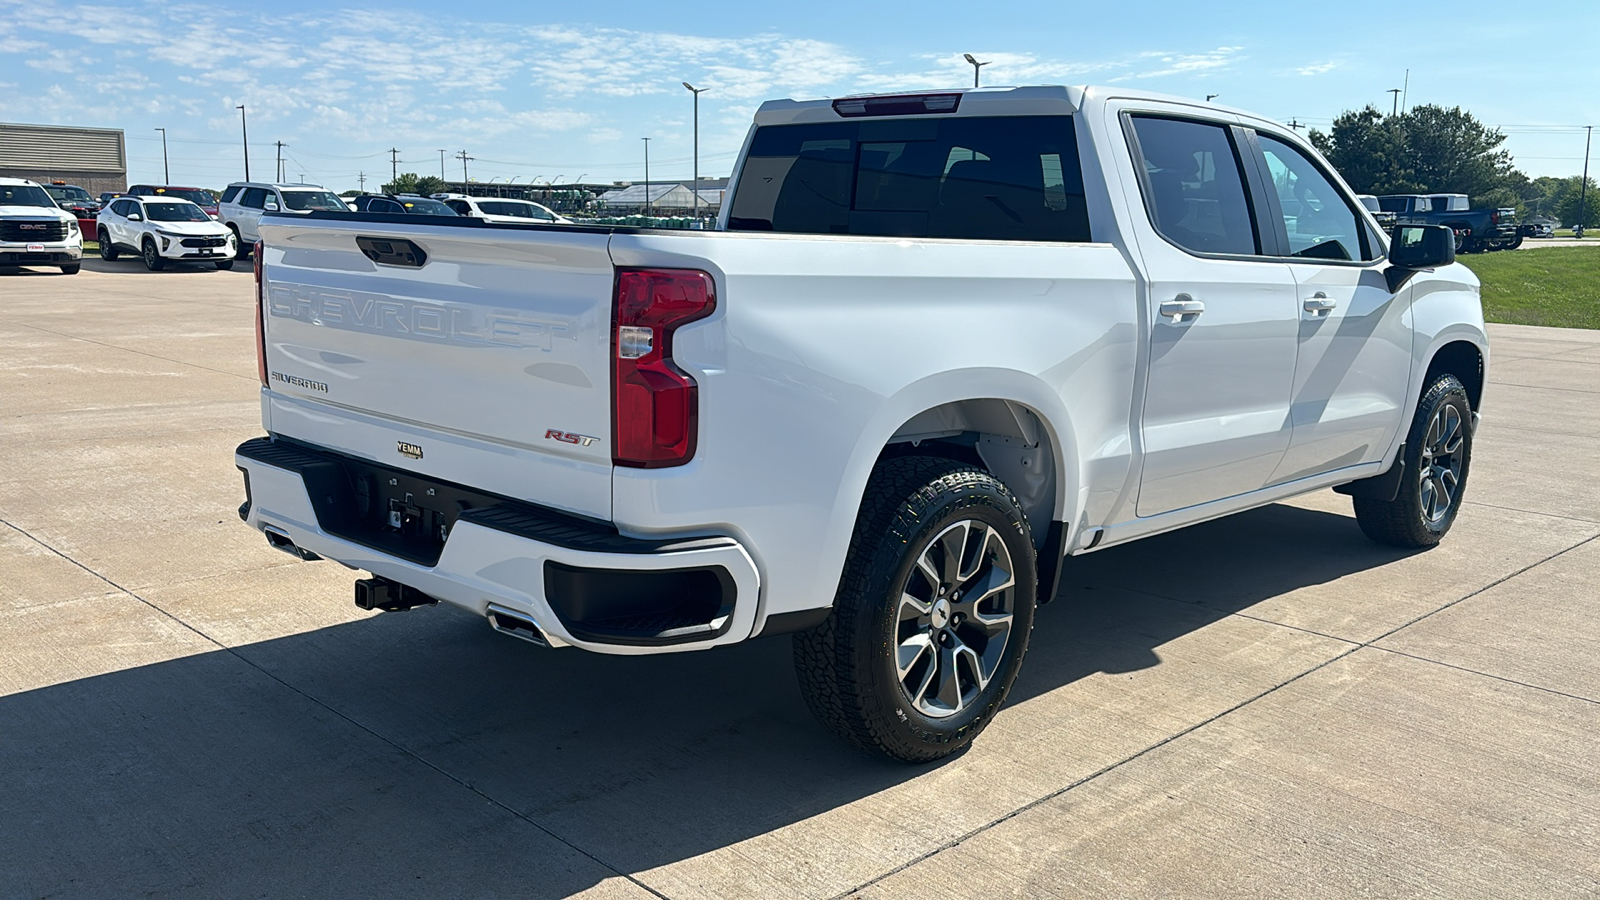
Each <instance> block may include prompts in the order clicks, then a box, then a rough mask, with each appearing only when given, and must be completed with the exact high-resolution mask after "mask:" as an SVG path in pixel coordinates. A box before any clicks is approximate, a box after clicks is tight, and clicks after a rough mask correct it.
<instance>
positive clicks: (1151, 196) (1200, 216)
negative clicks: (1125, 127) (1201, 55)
mask: <svg viewBox="0 0 1600 900" xmlns="http://www.w3.org/2000/svg"><path fill="white" fill-rule="evenodd" d="M1131 118H1132V122H1133V130H1134V133H1135V134H1136V135H1137V137H1138V147H1137V152H1138V155H1139V156H1140V157H1141V159H1140V162H1141V163H1142V164H1143V169H1144V193H1145V206H1146V208H1147V210H1148V212H1149V214H1150V221H1151V223H1152V224H1153V225H1155V228H1156V230H1157V231H1159V232H1160V233H1161V235H1162V237H1165V238H1166V239H1167V240H1169V241H1171V242H1173V243H1174V244H1177V245H1178V246H1180V247H1183V248H1184V249H1186V250H1193V251H1195V252H1198V253H1223V254H1231V255H1255V254H1258V253H1260V252H1261V244H1260V240H1259V237H1258V235H1257V234H1256V228H1255V219H1254V217H1253V216H1252V214H1251V212H1250V199H1249V196H1248V194H1247V193H1246V191H1245V179H1244V172H1243V169H1242V167H1241V163H1240V157H1239V153H1238V151H1237V149H1236V148H1235V147H1234V143H1233V138H1232V137H1231V136H1230V134H1229V129H1228V127H1227V126H1225V125H1219V124H1215V123H1212V122H1196V121H1190V120H1187V119H1169V118H1162V117H1157V116H1133V117H1131Z"/></svg>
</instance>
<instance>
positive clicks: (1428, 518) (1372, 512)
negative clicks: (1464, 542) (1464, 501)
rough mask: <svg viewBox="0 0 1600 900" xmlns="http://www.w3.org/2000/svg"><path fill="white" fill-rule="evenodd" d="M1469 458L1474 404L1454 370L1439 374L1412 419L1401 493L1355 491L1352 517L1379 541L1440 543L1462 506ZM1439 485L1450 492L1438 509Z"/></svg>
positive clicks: (1409, 545) (1422, 544)
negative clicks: (1377, 496)
mask: <svg viewBox="0 0 1600 900" xmlns="http://www.w3.org/2000/svg"><path fill="white" fill-rule="evenodd" d="M1451 423H1454V424H1453V425H1452V424H1451ZM1452 441H1454V442H1455V443H1454V444H1452V443H1451V442H1452ZM1446 451H1448V455H1446ZM1471 463H1472V406H1471V403H1470V401H1469V400H1468V399H1467V390H1466V388H1464V387H1462V385H1461V381H1460V380H1459V379H1457V378H1456V377H1455V376H1454V375H1450V374H1440V375H1437V376H1435V378H1434V379H1433V382H1432V383H1431V384H1429V385H1428V389H1427V391H1425V392H1424V393H1423V395H1422V401H1421V402H1419V403H1418V404H1417V412H1416V415H1415V416H1414V417H1413V418H1412V420H1411V430H1410V432H1409V433H1408V434H1407V436H1406V447H1405V473H1404V474H1403V476H1402V477H1401V482H1400V492H1399V494H1398V495H1397V496H1396V497H1395V498H1394V499H1393V500H1374V499H1371V498H1363V497H1356V498H1355V510H1356V522H1357V523H1358V524H1360V526H1361V530H1362V532H1364V533H1365V534H1366V536H1367V537H1369V538H1371V539H1373V540H1374V541H1377V542H1378V543H1380V544H1389V545H1391V546H1394V547H1407V548H1412V549H1420V548H1426V547H1432V546H1434V545H1435V544H1438V543H1439V541H1440V539H1441V538H1443V537H1444V536H1445V533H1446V532H1448V531H1449V530H1450V526H1451V525H1452V524H1454V523H1455V520H1456V514H1457V513H1458V512H1460V511H1461V498H1462V496H1463V495H1464V494H1465V493H1466V489H1467V473H1468V469H1469V468H1470V466H1471ZM1430 481H1431V482H1432V483H1431V484H1430ZM1440 491H1444V492H1445V494H1446V495H1447V496H1448V502H1447V503H1445V505H1444V507H1443V508H1442V509H1441V508H1440V507H1439V504H1438V499H1437V498H1438V497H1439V496H1440V494H1439V492H1440Z"/></svg>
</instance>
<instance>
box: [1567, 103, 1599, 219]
mask: <svg viewBox="0 0 1600 900" xmlns="http://www.w3.org/2000/svg"><path fill="white" fill-rule="evenodd" d="M1583 131H1584V135H1583V181H1582V182H1581V187H1579V188H1578V224H1577V225H1576V226H1574V227H1573V229H1572V236H1573V237H1578V238H1581V237H1583V222H1584V219H1585V217H1586V216H1587V214H1588V212H1589V209H1588V202H1589V141H1590V139H1592V138H1593V137H1594V126H1593V125H1585V126H1583Z"/></svg>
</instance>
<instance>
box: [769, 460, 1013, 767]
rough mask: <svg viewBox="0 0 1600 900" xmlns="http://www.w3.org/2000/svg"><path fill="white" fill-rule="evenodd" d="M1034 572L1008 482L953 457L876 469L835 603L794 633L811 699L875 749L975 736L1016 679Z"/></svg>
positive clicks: (925, 755) (912, 758) (933, 745)
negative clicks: (806, 629)
mask: <svg viewBox="0 0 1600 900" xmlns="http://www.w3.org/2000/svg"><path fill="white" fill-rule="evenodd" d="M1036 583H1037V576H1036V573H1035V561H1034V549H1033V543H1032V538H1031V535H1030V533H1029V530H1028V523H1027V519H1026V517H1025V516H1024V515H1023V512H1022V507H1021V504H1020V503H1019V502H1018V501H1017V499H1016V497H1015V496H1013V495H1012V493H1011V492H1010V491H1009V490H1007V489H1006V487H1005V485H1004V484H1002V483H1001V482H999V481H998V480H996V479H995V478H994V477H993V476H991V475H989V474H988V473H987V472H984V471H982V470H980V469H977V468H974V467H972V466H969V465H966V464H964V463H960V462H955V461H952V460H947V459H936V458H932V457H905V458H901V459H892V460H888V461H886V462H884V463H883V464H882V465H880V466H879V468H878V470H877V471H876V472H874V473H873V476H872V479H871V481H869V483H868V485H867V493H866V496H865V498H864V499H863V501H862V505H861V513H860V515H859V516H858V518H857V520H856V527H855V533H854V535H853V536H852V538H851V542H850V552H849V556H848V558H847V559H846V562H845V571H844V575H843V577H842V578H841V579H840V583H839V592H838V595H837V596H836V597H835V600H834V607H833V612H832V613H831V614H830V615H829V616H828V618H827V620H825V621H824V622H823V623H822V624H821V625H820V626H818V627H817V628H815V629H813V630H812V631H809V632H803V633H801V634H797V635H795V638H794V658H795V669H796V671H797V673H798V675H799V679H800V686H801V689H802V690H803V691H804V692H805V697H806V703H807V705H808V706H810V708H811V711H812V713H813V714H814V715H815V716H816V717H817V718H818V719H819V720H820V721H821V722H822V723H823V724H824V725H826V726H827V727H828V728H829V729H830V730H832V731H834V732H835V733H837V734H838V735H840V736H841V737H843V738H845V739H846V740H848V741H850V742H851V743H853V744H855V745H856V746H857V747H860V748H862V749H863V750H867V751H869V752H872V753H879V754H883V755H885V756H889V757H893V758H895V759H899V760H905V761H907V762H925V761H929V760H934V759H938V758H940V757H942V756H947V755H949V754H951V753H954V752H956V751H958V750H960V749H962V748H963V747H965V746H967V745H968V744H969V743H971V742H972V740H973V738H975V737H976V736H977V735H978V734H979V732H981V731H983V729H984V728H985V727H986V726H987V725H988V724H989V722H990V721H992V720H993V719H994V716H995V714H996V713H997V712H998V711H999V709H1000V707H1001V705H1002V704H1004V703H1005V699H1006V695H1007V694H1008V693H1009V692H1010V690H1011V685H1012V683H1013V682H1014V681H1015V680H1016V676H1017V671H1018V669H1020V668H1021V665H1022V657H1023V655H1024V654H1025V653H1026V652H1027V647H1028V637H1029V635H1030V634H1031V633H1032V631H1033V612H1034V605H1035V599H1036V594H1037V591H1036Z"/></svg>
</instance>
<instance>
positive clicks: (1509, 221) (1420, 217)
mask: <svg viewBox="0 0 1600 900" xmlns="http://www.w3.org/2000/svg"><path fill="white" fill-rule="evenodd" d="M1378 203H1379V204H1380V205H1381V206H1382V207H1383V209H1385V210H1387V211H1389V212H1392V213H1394V214H1395V217H1396V218H1397V219H1398V220H1399V222H1400V224H1402V225H1444V226H1446V227H1448V228H1450V229H1451V230H1452V231H1454V232H1455V234H1456V252H1457V253H1481V252H1483V251H1485V250H1514V249H1516V248H1517V247H1518V246H1521V244H1522V234H1521V233H1520V229H1518V228H1517V211H1516V210H1515V209H1472V208H1471V205H1470V204H1469V203H1468V202H1467V195H1466V194H1385V195H1384V196H1382V197H1379V198H1378Z"/></svg>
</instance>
